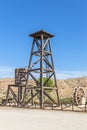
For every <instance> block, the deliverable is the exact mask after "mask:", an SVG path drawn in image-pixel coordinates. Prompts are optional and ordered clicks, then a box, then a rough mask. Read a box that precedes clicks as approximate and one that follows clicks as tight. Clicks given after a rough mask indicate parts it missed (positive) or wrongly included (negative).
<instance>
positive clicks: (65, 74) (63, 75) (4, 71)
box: [0, 66, 87, 79]
mask: <svg viewBox="0 0 87 130" xmlns="http://www.w3.org/2000/svg"><path fill="white" fill-rule="evenodd" d="M14 71H15V68H12V67H9V66H0V78H11V77H15V73H14ZM84 76H87V71H56V77H57V79H68V78H78V77H84Z"/></svg>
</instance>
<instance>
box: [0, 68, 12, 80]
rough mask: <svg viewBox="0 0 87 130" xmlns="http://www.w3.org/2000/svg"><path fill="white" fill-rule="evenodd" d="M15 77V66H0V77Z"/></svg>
mask: <svg viewBox="0 0 87 130" xmlns="http://www.w3.org/2000/svg"><path fill="white" fill-rule="evenodd" d="M9 77H14V68H12V67H8V66H0V78H9Z"/></svg>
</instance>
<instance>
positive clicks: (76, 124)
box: [0, 108, 87, 130]
mask: <svg viewBox="0 0 87 130" xmlns="http://www.w3.org/2000/svg"><path fill="white" fill-rule="evenodd" d="M0 130H87V113H82V112H81V113H80V112H64V111H53V110H35V109H33V110H31V109H21V108H20V109H18V108H16V109H15V108H0Z"/></svg>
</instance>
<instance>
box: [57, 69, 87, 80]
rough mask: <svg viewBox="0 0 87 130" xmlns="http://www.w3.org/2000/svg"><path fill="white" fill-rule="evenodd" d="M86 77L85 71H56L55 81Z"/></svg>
mask: <svg viewBox="0 0 87 130" xmlns="http://www.w3.org/2000/svg"><path fill="white" fill-rule="evenodd" d="M84 76H87V71H56V77H57V79H68V78H78V77H84Z"/></svg>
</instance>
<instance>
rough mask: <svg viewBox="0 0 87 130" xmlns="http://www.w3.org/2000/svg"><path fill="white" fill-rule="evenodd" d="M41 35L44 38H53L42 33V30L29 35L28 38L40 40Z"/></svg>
mask: <svg viewBox="0 0 87 130" xmlns="http://www.w3.org/2000/svg"><path fill="white" fill-rule="evenodd" d="M41 35H43V36H44V38H51V37H54V35H53V34H50V33H48V32H46V31H44V30H40V31H38V32H35V33H32V34H30V35H29V36H31V37H34V38H38V39H41Z"/></svg>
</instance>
